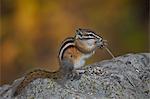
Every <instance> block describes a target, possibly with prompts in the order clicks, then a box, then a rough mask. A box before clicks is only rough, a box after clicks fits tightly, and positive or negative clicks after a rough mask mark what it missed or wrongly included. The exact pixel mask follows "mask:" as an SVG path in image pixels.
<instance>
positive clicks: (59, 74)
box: [14, 28, 104, 96]
mask: <svg viewBox="0 0 150 99" xmlns="http://www.w3.org/2000/svg"><path fill="white" fill-rule="evenodd" d="M103 46H104V42H103V39H102V37H100V36H98V35H97V34H96V33H94V32H93V31H91V30H89V29H80V28H79V29H77V30H76V34H75V36H74V37H69V38H66V39H65V40H64V41H63V42H62V44H61V47H60V50H59V54H58V60H59V64H60V69H59V70H58V71H56V72H49V71H45V70H40V69H37V70H34V71H32V72H29V73H28V74H27V75H26V76H25V78H24V80H23V81H22V82H21V83H20V84H19V85H18V86H17V88H16V91H15V93H14V96H16V95H18V94H19V93H20V92H21V91H22V89H24V88H25V87H26V86H27V85H28V84H29V83H30V82H32V81H33V80H35V79H37V78H50V79H53V80H55V81H58V80H62V79H68V78H67V77H68V76H69V75H71V74H72V72H73V71H74V70H75V69H77V68H80V67H82V66H84V64H85V59H87V58H89V57H91V56H92V55H93V54H94V52H95V51H96V49H97V48H102V47H103Z"/></svg>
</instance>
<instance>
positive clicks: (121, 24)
mask: <svg viewBox="0 0 150 99" xmlns="http://www.w3.org/2000/svg"><path fill="white" fill-rule="evenodd" d="M0 4H1V6H0V8H1V15H0V27H1V28H0V70H1V71H0V80H1V81H0V85H2V84H5V83H12V81H13V80H15V79H17V78H19V77H21V76H23V75H24V74H25V73H26V72H27V71H30V70H32V69H34V68H44V69H47V70H49V71H54V70H56V69H58V62H57V54H58V50H59V46H60V44H61V42H62V41H63V40H64V39H65V38H66V37H68V36H74V33H75V30H76V29H77V28H78V27H80V28H89V29H91V30H93V31H95V32H96V33H97V34H99V35H101V36H102V37H103V38H104V39H106V40H108V43H109V49H110V50H111V51H112V53H113V54H114V55H115V56H118V55H123V54H126V53H141V52H149V45H148V42H149V38H148V36H149V34H148V15H149V0H0ZM106 59H111V56H110V55H109V54H108V53H107V52H106V50H104V49H103V50H98V51H97V52H96V54H95V55H94V56H93V57H92V58H91V59H89V60H88V62H87V64H91V63H94V62H98V61H101V60H106Z"/></svg>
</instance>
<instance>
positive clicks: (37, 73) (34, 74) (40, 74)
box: [14, 69, 58, 96]
mask: <svg viewBox="0 0 150 99" xmlns="http://www.w3.org/2000/svg"><path fill="white" fill-rule="evenodd" d="M57 74H58V73H57V72H49V71H45V70H41V69H36V70H34V71H31V72H29V73H28V74H27V75H26V76H25V77H24V79H23V80H22V82H21V83H20V84H19V85H18V86H17V87H16V90H15V93H14V96H17V95H18V94H19V93H20V92H21V91H22V90H23V89H24V88H25V87H26V86H27V85H28V84H29V83H30V82H32V81H33V80H35V79H37V78H52V79H57V77H58V75H57Z"/></svg>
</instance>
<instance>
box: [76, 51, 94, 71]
mask: <svg viewBox="0 0 150 99" xmlns="http://www.w3.org/2000/svg"><path fill="white" fill-rule="evenodd" d="M93 54H94V52H92V53H90V54H84V55H83V56H81V57H80V58H79V59H78V60H77V61H76V62H75V64H74V68H75V69H77V68H80V67H82V66H84V64H85V59H87V58H89V57H91V56H92V55H93Z"/></svg>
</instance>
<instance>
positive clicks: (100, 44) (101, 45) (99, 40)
mask: <svg viewBox="0 0 150 99" xmlns="http://www.w3.org/2000/svg"><path fill="white" fill-rule="evenodd" d="M96 44H97V46H98V47H100V48H102V47H103V46H104V42H103V39H97V40H96Z"/></svg>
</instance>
